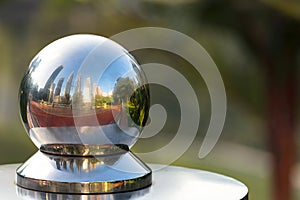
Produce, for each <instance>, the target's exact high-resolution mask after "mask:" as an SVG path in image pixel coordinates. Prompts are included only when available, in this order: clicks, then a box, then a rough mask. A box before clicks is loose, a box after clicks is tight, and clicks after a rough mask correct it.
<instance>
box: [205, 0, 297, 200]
mask: <svg viewBox="0 0 300 200" xmlns="http://www.w3.org/2000/svg"><path fill="white" fill-rule="evenodd" d="M289 2H290V1H289ZM291 2H292V3H293V4H291V5H289V4H288V3H287V1H272V0H264V1H238V0H230V1H222V0H207V1H203V2H202V3H201V4H200V10H201V12H200V13H201V18H202V19H205V22H206V23H208V24H210V25H211V24H214V25H218V28H223V29H224V28H225V29H230V30H232V31H234V32H235V33H237V35H238V36H240V37H241V38H242V39H243V41H244V42H245V43H246V45H247V46H248V47H249V49H250V50H251V51H252V53H253V55H254V56H255V57H256V58H257V60H259V62H260V63H261V65H262V66H264V67H265V68H264V69H263V71H264V72H265V75H266V76H265V80H266V87H267V93H266V99H267V102H266V103H267V107H266V111H267V121H268V130H269V141H270V147H271V151H272V153H273V155H274V159H273V161H274V162H273V163H274V171H273V173H274V188H273V191H274V198H273V199H278V200H282V199H290V198H291V180H290V177H291V170H292V166H293V165H294V164H295V110H296V92H297V74H296V72H297V68H298V67H299V62H298V60H297V58H298V53H299V48H300V47H299V44H300V41H299V35H300V21H299V19H300V18H299V12H298V13H297V12H294V7H295V6H296V7H298V8H299V6H300V3H296V2H293V1H291ZM280 5H283V6H284V7H281V6H280ZM298 11H299V10H298Z"/></svg>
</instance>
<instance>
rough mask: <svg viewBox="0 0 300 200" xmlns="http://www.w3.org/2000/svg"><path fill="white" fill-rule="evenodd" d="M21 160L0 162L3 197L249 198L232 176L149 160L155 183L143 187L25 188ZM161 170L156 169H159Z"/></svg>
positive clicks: (83, 199) (234, 199)
mask: <svg viewBox="0 0 300 200" xmlns="http://www.w3.org/2000/svg"><path fill="white" fill-rule="evenodd" d="M19 165H20V164H10V165H1V166H0V197H1V199H9V200H20V199H45V200H49V199H53V200H54V199H56V200H58V199H59V200H61V199H66V200H70V199H78V200H88V199H90V200H94V199H95V200H96V199H97V200H98V199H101V200H103V199H104V200H108V199H113V200H115V199H139V200H145V199H149V200H153V199H155V200H160V199H161V200H167V199H172V200H177V199H178V200H179V199H192V200H193V199H201V200H246V199H248V198H247V195H248V189H247V187H246V186H245V185H244V184H243V183H241V182H239V181H237V180H235V179H232V178H230V177H226V176H223V175H219V174H216V173H211V172H207V171H202V170H196V169H190V168H184V167H175V166H168V167H162V166H161V165H156V164H149V166H150V168H152V170H153V172H154V173H153V184H152V186H150V187H148V188H145V189H143V190H139V191H135V192H127V193H116V194H106V195H71V194H55V193H44V192H37V191H31V190H27V189H22V188H19V187H17V186H16V185H15V184H14V179H15V172H16V168H17V167H18V166H19ZM158 168H160V169H159V170H155V169H158Z"/></svg>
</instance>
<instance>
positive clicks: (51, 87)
mask: <svg viewBox="0 0 300 200" xmlns="http://www.w3.org/2000/svg"><path fill="white" fill-rule="evenodd" d="M62 69H63V66H62V65H61V66H59V67H58V68H56V69H55V70H54V72H53V73H52V74H51V76H50V77H49V78H48V80H47V82H46V84H45V86H44V95H43V99H44V100H45V101H50V100H51V99H52V98H51V95H53V90H54V85H53V84H54V80H55V79H56V77H57V76H58V74H59V73H60V71H61V70H62ZM50 92H51V95H50Z"/></svg>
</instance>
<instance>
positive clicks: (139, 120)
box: [129, 85, 150, 127]
mask: <svg viewBox="0 0 300 200" xmlns="http://www.w3.org/2000/svg"><path fill="white" fill-rule="evenodd" d="M149 106H150V101H149V87H148V85H143V86H141V87H139V88H137V89H136V90H135V91H134V92H133V93H132V95H131V97H130V102H129V114H130V116H131V119H132V120H133V121H134V123H136V124H137V125H139V126H142V127H143V126H145V123H146V121H147V119H148V113H149Z"/></svg>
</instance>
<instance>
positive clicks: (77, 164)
mask: <svg viewBox="0 0 300 200" xmlns="http://www.w3.org/2000/svg"><path fill="white" fill-rule="evenodd" d="M118 148H119V147H113V149H118ZM151 183H152V172H151V169H150V168H149V167H148V166H147V165H146V164H144V163H143V162H142V161H141V160H139V159H138V158H137V157H136V156H135V155H134V154H133V153H132V152H131V151H120V152H116V153H111V154H109V155H103V156H102V155H96V156H90V155H88V156H78V155H75V156H65V155H54V154H49V153H43V152H41V151H38V152H37V153H36V154H35V155H33V156H32V157H31V158H30V159H29V160H27V161H26V162H25V163H24V164H23V165H21V166H20V167H19V168H18V169H17V174H16V184H17V185H18V186H19V187H22V188H26V189H29V190H36V191H43V192H54V193H69V194H98V193H99V194H100V193H117V192H127V191H134V190H139V189H142V188H146V187H148V186H150V185H151Z"/></svg>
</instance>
